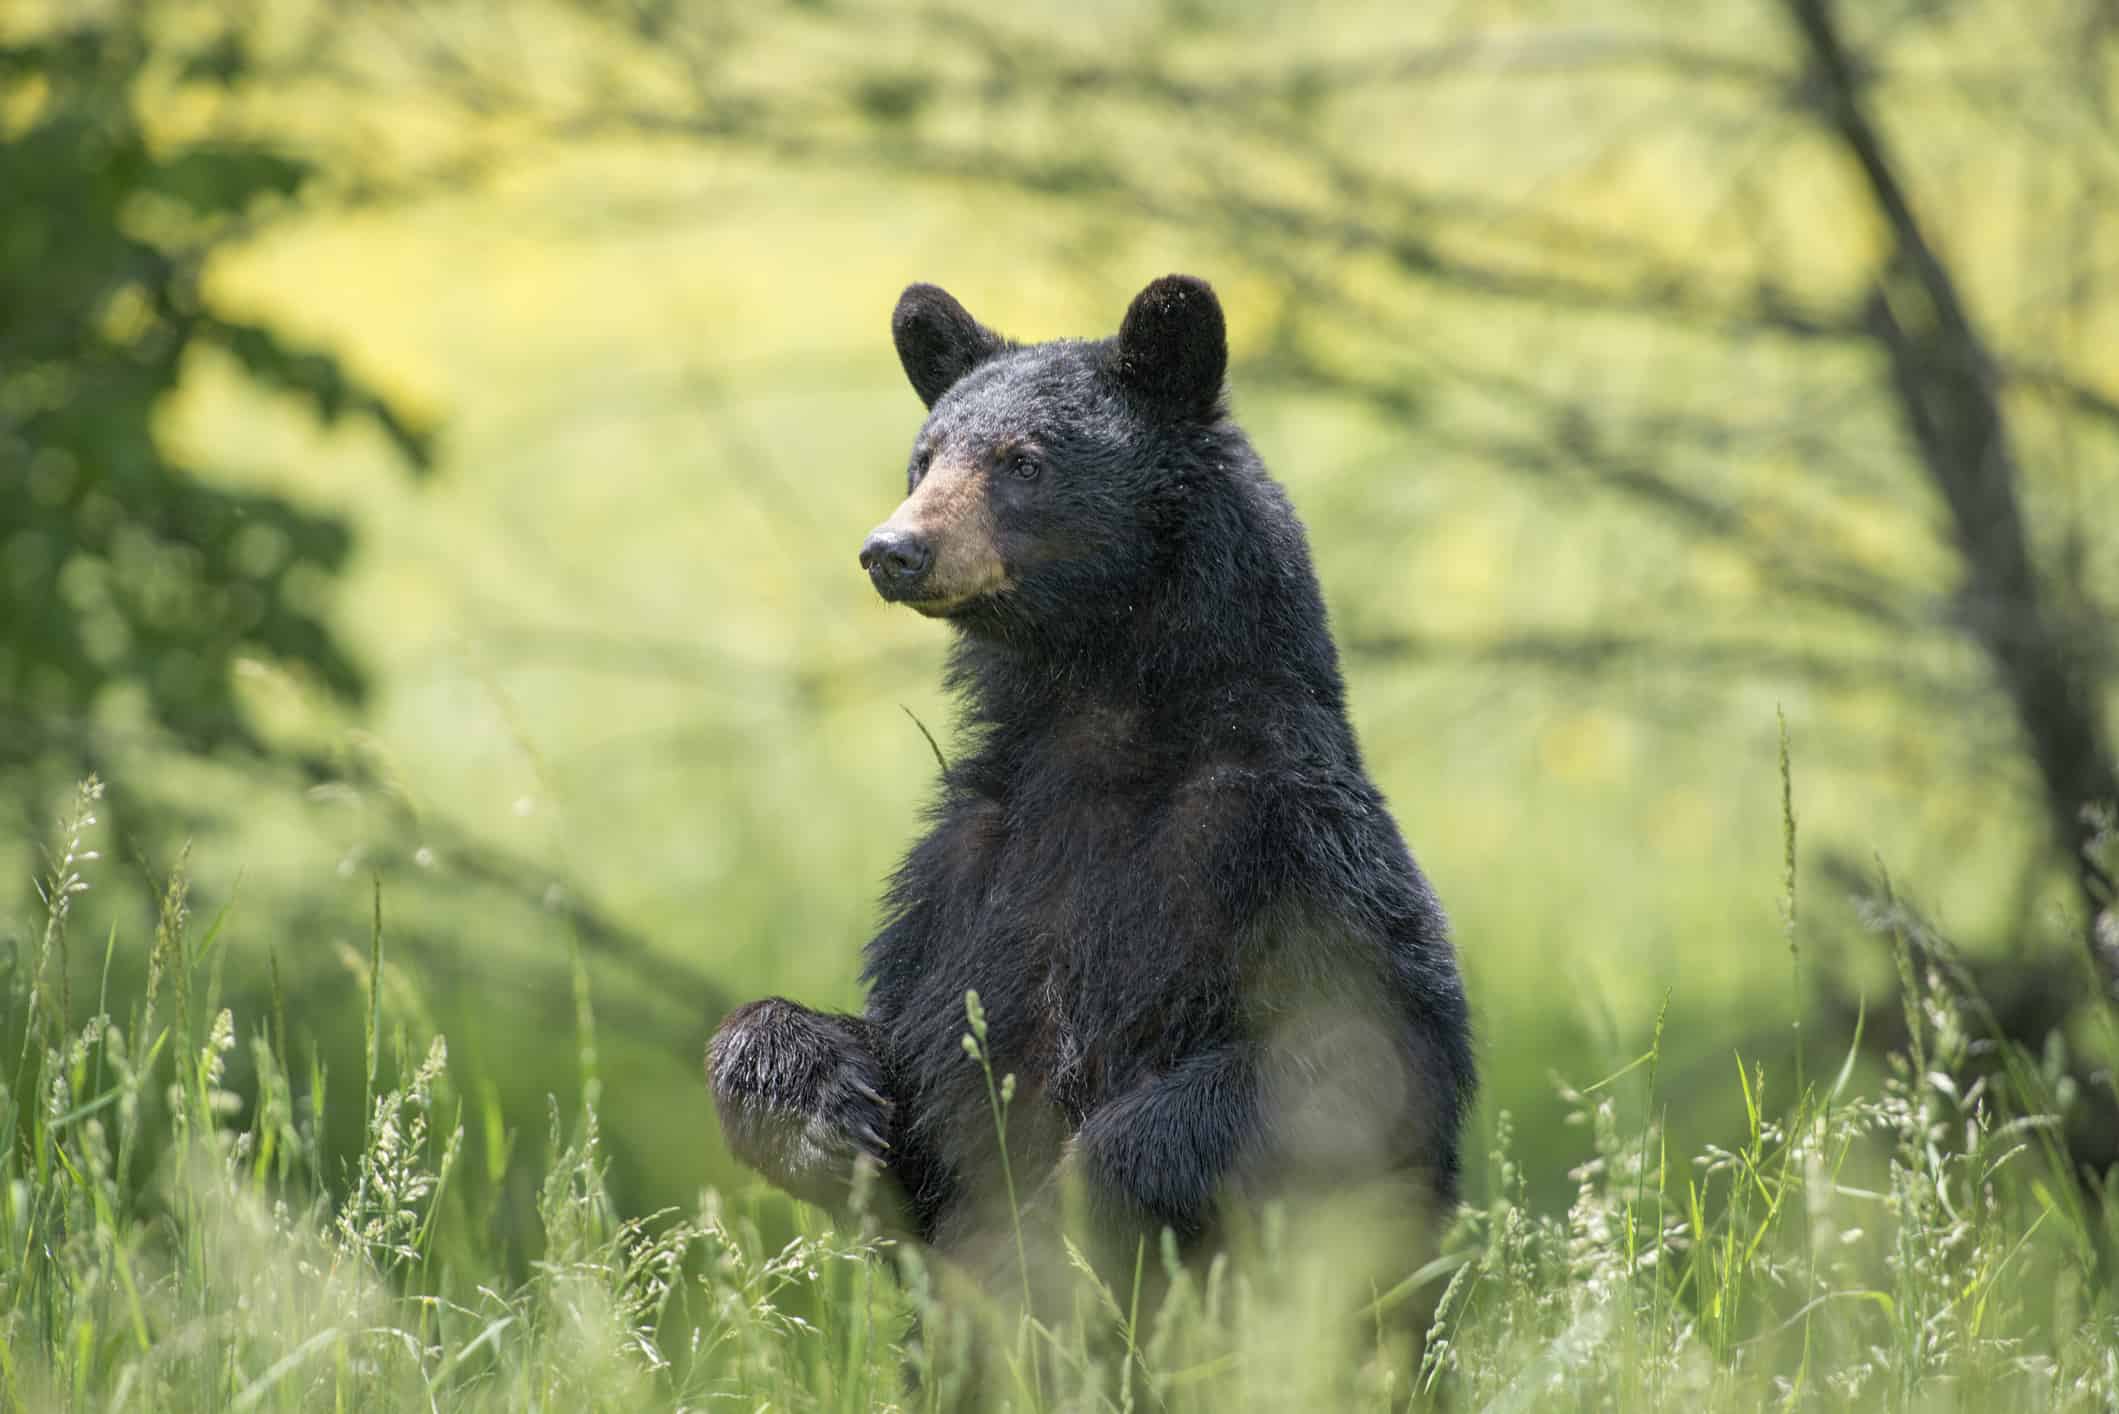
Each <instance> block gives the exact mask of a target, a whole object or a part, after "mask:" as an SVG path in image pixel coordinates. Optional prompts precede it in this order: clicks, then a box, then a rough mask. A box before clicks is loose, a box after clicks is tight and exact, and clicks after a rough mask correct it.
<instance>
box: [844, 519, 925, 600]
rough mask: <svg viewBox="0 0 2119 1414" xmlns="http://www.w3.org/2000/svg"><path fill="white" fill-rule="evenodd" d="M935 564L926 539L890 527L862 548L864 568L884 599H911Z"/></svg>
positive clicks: (871, 538)
mask: <svg viewBox="0 0 2119 1414" xmlns="http://www.w3.org/2000/svg"><path fill="white" fill-rule="evenodd" d="M933 564H934V548H933V547H932V546H931V545H929V544H928V543H927V540H926V538H925V537H924V536H921V535H919V534H917V533H915V532H912V531H908V530H898V529H894V528H892V527H890V526H888V525H886V526H883V527H882V528H880V529H878V530H877V531H875V532H874V533H873V534H872V535H870V536H869V537H868V539H867V540H866V541H865V542H863V543H862V545H861V568H862V569H864V570H867V571H868V578H869V580H870V582H872V583H873V584H874V585H875V587H876V592H877V593H879V594H881V595H882V596H883V597H884V598H885V599H893V600H895V599H903V598H907V597H910V596H912V595H913V594H914V593H915V591H917V590H918V589H919V587H920V583H921V581H922V580H924V579H926V578H927V571H928V569H929V568H930V567H931V566H932V565H933Z"/></svg>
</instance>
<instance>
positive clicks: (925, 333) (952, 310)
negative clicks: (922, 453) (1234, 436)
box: [890, 285, 1008, 407]
mask: <svg viewBox="0 0 2119 1414" xmlns="http://www.w3.org/2000/svg"><path fill="white" fill-rule="evenodd" d="M890 337H891V339H892V341H893V342H895V343H896V344H897V346H898V362H900V363H902V364H904V365H905V376H906V377H907V378H909V379H911V380H912V390H913V391H914V392H915V393H918V394H919V395H920V401H921V402H923V403H925V404H927V406H929V407H933V406H934V405H935V404H936V403H937V402H939V401H940V400H941V397H942V394H944V393H946V392H948V391H949V390H950V389H951V388H953V387H955V386H956V381H957V380H958V379H959V378H962V377H963V376H964V375H965V374H967V373H969V372H970V371H971V370H972V369H974V368H977V367H978V366H979V365H980V364H982V363H984V362H985V361H986V360H987V359H989V358H992V357H993V356H994V355H995V354H997V353H999V352H1000V351H1001V350H1002V349H1005V348H1007V347H1008V341H1007V340H1006V339H1003V338H1002V337H1001V336H1000V335H998V334H996V333H994V332H993V331H992V330H991V329H988V328H987V327H986V326H985V325H983V324H981V323H979V322H978V320H976V319H973V318H972V317H971V313H970V311H969V310H967V309H965V308H964V306H962V305H961V304H958V303H957V302H956V297H955V296H954V295H952V294H950V293H949V291H947V290H945V289H943V288H941V287H940V286H939V285H907V286H906V287H905V293H904V294H902V295H899V296H898V307H897V309H896V310H895V311H893V312H892V314H891V316H890Z"/></svg>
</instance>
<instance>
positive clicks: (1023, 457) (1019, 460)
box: [1003, 451, 1044, 481]
mask: <svg viewBox="0 0 2119 1414" xmlns="http://www.w3.org/2000/svg"><path fill="white" fill-rule="evenodd" d="M1003 465H1004V466H1005V467H1006V469H1007V472H1008V474H1009V475H1010V476H1012V477H1014V478H1016V479H1017V480H1018V481H1035V480H1037V474H1038V472H1040V471H1042V470H1043V469H1044V468H1043V467H1041V466H1040V465H1039V464H1038V459H1037V458H1036V457H1034V456H1032V455H1031V454H1030V453H1028V452H1023V451H1015V452H1010V453H1009V454H1008V458H1007V460H1006V462H1005V463H1004V464H1003Z"/></svg>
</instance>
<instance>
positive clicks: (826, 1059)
mask: <svg viewBox="0 0 2119 1414" xmlns="http://www.w3.org/2000/svg"><path fill="white" fill-rule="evenodd" d="M858 1025H859V1024H858V1023H857V1022H855V1021H854V1020H853V1019H852V1018H850V1017H832V1016H824V1015H820V1014H819V1013H817V1012H813V1011H810V1010H809V1009H807V1008H806V1007H800V1006H797V1005H795V1004H794V1003H793V1002H788V1001H783V1000H781V999H780V998H777V997H774V998H768V999H767V1000H765V1001H762V1002H752V1003H751V1004H750V1005H748V1006H744V1007H740V1008H738V1009H737V1010H736V1011H734V1012H732V1013H730V1014H729V1016H728V1019H727V1020H725V1021H724V1022H722V1024H721V1027H720V1029H719V1030H718V1031H716V1032H715V1033H714V1039H713V1041H712V1042H711V1043H710V1044H709V1045H708V1047H707V1055H706V1072H707V1081H708V1083H709V1085H711V1086H712V1088H713V1092H714V1103H715V1107H716V1108H717V1109H718V1110H719V1111H720V1114H721V1130H722V1134H723V1135H724V1137H725V1138H726V1139H727V1140H728V1144H729V1148H730V1149H731V1150H732V1151H733V1152H734V1154H735V1156H736V1157H737V1158H738V1159H739V1160H741V1161H742V1162H743V1163H744V1164H746V1165H747V1166H749V1167H751V1168H754V1169H756V1170H758V1171H759V1172H760V1173H762V1174H764V1175H765V1176H766V1177H767V1178H769V1179H771V1180H772V1181H773V1182H775V1183H777V1184H779V1185H780V1186H781V1187H782V1188H785V1189H787V1190H788V1191H789V1192H791V1193H794V1194H795V1195H796V1196H798V1197H802V1198H809V1199H812V1200H813V1201H819V1202H826V1201H830V1200H832V1199H835V1198H837V1197H840V1196H842V1195H843V1194H844V1192H845V1190H846V1187H847V1185H848V1184H849V1183H851V1182H852V1179H853V1172H854V1165H855V1162H856V1161H857V1160H858V1159H860V1158H862V1157H864V1156H865V1157H866V1158H868V1159H870V1160H872V1161H873V1162H874V1163H875V1164H877V1165H878V1166H879V1167H887V1166H888V1163H889V1158H890V1129H891V1111H892V1108H893V1107H892V1103H891V1101H890V1099H889V1097H888V1096H887V1095H886V1094H885V1093H884V1077H883V1069H882V1065H881V1063H880V1062H879V1061H878V1060H877V1058H876V1056H875V1053H874V1052H873V1051H872V1050H871V1049H870V1048H869V1046H868V1044H867V1042H866V1039H865V1038H864V1037H863V1036H862V1035H861V1034H860V1031H859V1029H858Z"/></svg>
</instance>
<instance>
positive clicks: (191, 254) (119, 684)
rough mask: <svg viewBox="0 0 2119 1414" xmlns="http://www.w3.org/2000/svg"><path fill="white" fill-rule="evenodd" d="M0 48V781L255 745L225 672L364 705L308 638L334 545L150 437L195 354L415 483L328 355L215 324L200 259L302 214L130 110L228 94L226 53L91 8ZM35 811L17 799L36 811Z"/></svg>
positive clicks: (366, 398)
mask: <svg viewBox="0 0 2119 1414" xmlns="http://www.w3.org/2000/svg"><path fill="white" fill-rule="evenodd" d="M84 14H85V16H87V17H84V18H81V19H78V20H74V21H70V22H66V23H61V24H57V25H54V26H52V27H49V28H46V29H43V30H32V31H30V32H29V33H28V34H27V35H24V36H22V37H19V38H17V39H16V41H15V42H14V43H12V44H7V45H5V46H4V47H0V113H5V114H6V115H7V116H6V117H5V118H0V192H5V193H6V194H7V195H6V199H5V200H4V201H0V704H4V706H0V771H9V770H18V769H20V768H22V767H24V766H32V765H36V764H38V763H45V764H47V765H49V766H53V767H56V768H57V769H63V770H65V771H67V772H69V773H71V772H73V771H75V770H77V769H78V768H79V767H80V765H81V764H82V763H85V762H93V761H95V760H96V759H98V755H99V742H98V738H97V735H96V727H97V724H98V722H99V719H101V717H102V716H103V715H104V714H107V713H108V712H109V711H111V710H113V709H114V708H118V707H120V706H122V705H124V704H123V703H121V702H120V701H119V699H127V698H129V699H130V707H131V711H132V714H133V715H132V724H134V725H143V724H144V725H151V726H153V727H157V728H162V729H165V730H166V731H167V732H169V733H170V734H171V735H172V736H173V738H174V739H175V741H176V742H177V743H179V744H180V745H181V746H182V748H184V749H186V750H191V751H206V750H210V749H213V748H216V747H224V746H238V747H251V748H254V747H256V746H257V745H258V743H257V740H256V737H255V734H254V732H253V731H252V730H251V727H250V725H249V723H248V722H247V721H246V718H245V715H244V713H243V712H242V710H241V708H240V705H239V703H238V701H237V700H236V698H235V695H234V693H235V672H234V667H235V664H236V661H237V660H238V659H239V658H241V657H244V656H254V657H258V658H261V659H263V660H266V661H269V662H274V663H277V664H280V665H282V666H284V667H286V668H288V669H290V670H293V671H296V672H298V673H301V674H304V675H307V676H308V677H310V678H311V679H313V680H314V681H315V682H316V683H317V684H318V685H319V686H320V687H321V688H322V690H323V691H324V692H325V693H327V694H329V695H331V696H334V697H337V698H339V699H341V700H346V701H353V700H357V699H358V698H359V697H360V696H361V694H362V691H363V688H364V686H365V681H364V677H363V674H362V673H361V671H360V669H359V667H358V666H357V665H356V664H355V663H354V662H353V660H352V658H351V657H350V655H349V654H348V653H347V651H346V650H345V648H344V647H343V645H342V644H341V643H340V641H339V638H338V635H337V633H336V632H335V631H334V630H333V629H332V627H331V626H330V625H329V624H328V622H327V621H326V617H325V609H326V600H327V597H328V590H329V587H330V581H331V580H332V578H333V577H334V576H336V575H337V574H338V573H339V572H340V571H341V570H342V569H343V568H344V566H345V563H346V559H347V555H348V553H349V552H350V549H351V545H352V535H351V532H350V530H349V528H348V527H347V525H346V524H345V522H344V521H343V520H341V519H340V518H338V517H336V516H332V515H327V514H321V513H319V512H317V511H314V510H310V509H305V508H304V507H302V506H301V505H300V504H299V503H298V502H296V501H294V500H292V499H289V498H286V497H283V496H279V495H272V494H265V493H261V492H256V491H245V490H240V489H236V488H234V487H230V486H227V485H224V484H220V483H219V482H217V481H216V479H215V478H214V477H212V476H211V475H209V474H207V473H205V472H204V471H202V470H201V469H199V468H197V467H193V466H190V465H186V464H184V463H183V462H182V461H181V460H179V459H177V458H175V457H173V456H172V455H171V454H170V453H168V452H167V451H165V449H164V446H163V438H162V437H161V436H160V434H159V432H158V429H157V427H156V418H157V415H158V413H159V412H160V410H161V409H162V407H163V405H164V403H165V401H166V400H167V399H168V398H169V397H170V396H171V394H172V393H174V391H175V390H176V388H177V386H178V384H179V382H180V381H181V380H182V379H183V377H184V376H185V372H186V369H187V366H188V363H189V361H190V360H191V359H192V358H193V356H194V355H195V353H197V352H198V351H200V350H207V349H211V350H218V351H220V352H222V353H224V354H226V355H228V356H229V357H231V358H232V360H233V361H234V363H235V364H236V365H237V366H238V367H240V368H241V369H242V371H243V373H244V374H245V375H246V376H247V377H248V378H249V379H251V380H252V381H254V382H255V383H256V384H258V385H259V386H261V387H265V388H269V389H273V390H277V391H281V392H284V393H287V394H291V395H293V396H294V397H296V398H298V399H299V400H300V401H301V402H302V403H303V404H304V405H305V406H306V407H307V408H308V409H309V410H310V411H311V412H312V413H313V414H314V415H315V416H316V417H318V418H320V419H322V420H324V421H327V422H328V421H332V420H335V419H338V418H341V417H349V416H350V417H355V418H358V419H361V420H363V421H366V422H369V423H372V424H374V425H376V426H377V427H379V428H380V429H381V430H382V431H383V432H384V433H385V434H386V435H387V436H388V438H389V439H390V441H391V442H392V444H393V445H394V446H395V447H396V448H397V450H398V452H399V453H400V454H401V455H402V457H403V458H404V459H405V460H406V461H407V462H408V463H409V464H411V465H412V466H414V467H416V468H422V469H423V468H425V467H426V466H428V465H429V463H430V461H431V457H432V447H431V444H430V441H429V437H428V434H427V433H426V432H425V431H424V430H423V429H421V428H420V427H418V426H417V425H415V423H414V422H413V421H412V420H411V419H409V418H408V417H407V416H406V415H405V414H403V413H401V412H400V411H398V410H397V409H395V408H394V407H393V406H392V405H391V404H390V403H389V402H388V401H387V400H385V399H384V398H382V397H381V396H379V395H378V394H376V393H375V392H374V391H372V390H370V389H369V388H367V387H365V386H364V385H363V384H362V383H361V382H360V381H359V380H358V379H356V378H355V377H354V376H353V375H352V374H350V373H349V372H348V371H347V370H346V369H345V368H344V367H342V366H341V365H340V363H339V362H338V361H337V360H336V359H335V358H333V357H332V356H330V355H329V354H325V353H321V352H316V351H312V350H307V349H303V348H300V347H298V346H296V345H294V344H293V343H291V342H290V341H288V340H287V339H286V338H284V337H283V336H281V335H280V334H278V333H276V332H275V331H274V330H273V329H271V328H270V327H267V326H263V325H259V324H256V323H253V322H250V321H247V320H243V319H239V318H235V317H231V316H229V315H228V314H226V313H224V312H223V311H221V310H219V309H217V308H216V306H215V303H214V301H213V299H211V298H210V297H209V295H208V293H207V291H206V289H205V288H204V285H203V275H204V272H205V270H206V267H207V263H208V261H209V259H210V258H211V257H212V256H213V255H214V254H215V253H216V252H217V251H218V250H220V249H222V248H223V247H226V246H228V245H231V244H233V243H236V242H239V241H241V240H243V239H245V238H247V237H248V236H249V235H251V234H252V233H253V232H254V231H255V229H256V228H257V227H258V225H259V224H260V223H261V222H263V221H264V220H266V219H267V218H268V217H269V216H270V214H271V213H272V212H273V211H274V210H275V209H277V208H278V207H280V206H283V205H284V204H285V203H286V202H287V201H288V200H290V199H291V198H293V197H295V196H297V195H298V194H299V193H300V191H301V190H302V188H303V187H304V185H305V184H306V183H307V182H308V181H309V180H310V178H311V176H312V169H311V165H310V163H309V162H308V161H307V160H305V159H304V158H302V157H300V156H298V155H295V154H294V153H292V152H289V151H283V150H281V149H280V148H278V147H275V146H273V145H270V144H268V143H263V142H258V141H250V140H242V139H236V138H230V137H226V136H217V135H213V134H212V133H210V132H209V133H208V134H206V135H202V136H199V137H196V138H192V139H190V140H184V141H168V140H157V138H156V137H155V135H154V134H153V133H152V132H151V131H150V125H149V123H148V122H147V120H146V118H145V117H144V116H143V111H142V110H143V99H142V97H141V95H142V92H143V90H145V89H147V88H149V87H150V86H153V85H157V84H159V85H162V86H163V101H164V102H165V103H166V102H167V101H169V93H168V87H167V86H168V85H170V84H171V83H174V84H176V85H178V86H179V88H180V89H181V87H182V86H183V85H187V84H189V85H225V84H230V83H233V82H235V81H236V80H237V79H238V78H239V77H241V75H242V74H243V72H244V69H245V61H244V58H243V50H242V47H241V44H240V42H239V39H238V38H237V36H238V31H237V30H236V29H234V28H230V29H228V30H226V31H225V32H223V33H221V34H219V35H218V36H217V37H216V38H214V39H211V40H209V41H207V42H206V43H205V44H204V45H203V47H201V46H198V45H194V46H191V47H188V48H186V47H180V46H174V45H172V44H170V43H166V42H164V43H157V42H156V39H157V36H156V35H155V34H154V33H153V32H152V30H151V28H150V24H149V22H150V20H152V19H155V18H157V17H158V13H157V7H151V6H117V7H98V8H95V9H90V10H87V11H85V12H84ZM31 798H34V793H31Z"/></svg>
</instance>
